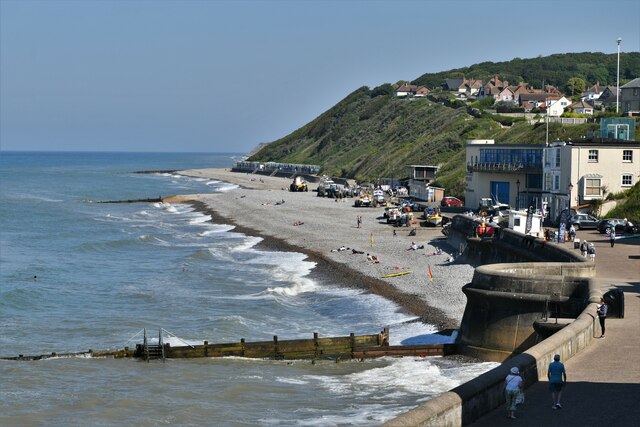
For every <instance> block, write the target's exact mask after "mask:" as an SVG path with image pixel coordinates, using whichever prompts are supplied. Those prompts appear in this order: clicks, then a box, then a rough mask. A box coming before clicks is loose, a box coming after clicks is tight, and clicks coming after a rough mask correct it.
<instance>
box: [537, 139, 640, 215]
mask: <svg viewBox="0 0 640 427" xmlns="http://www.w3.org/2000/svg"><path fill="white" fill-rule="evenodd" d="M543 174H544V184H543V187H544V188H543V194H542V198H543V201H544V202H546V203H547V206H548V208H547V209H548V211H549V217H550V219H551V220H555V219H556V218H557V217H558V215H559V214H560V212H561V211H562V210H563V209H566V208H577V207H578V206H581V205H585V204H588V203H589V202H590V201H592V200H595V199H604V198H605V196H606V194H605V189H606V192H607V193H618V192H620V191H622V190H626V189H628V188H631V187H632V186H633V185H634V184H635V183H636V182H638V180H639V179H640V143H638V142H636V141H624V140H617V141H615V142H600V141H597V140H596V141H592V140H583V141H578V142H570V143H565V142H562V141H558V142H554V143H552V144H551V146H550V147H548V148H545V149H544V168H543Z"/></svg>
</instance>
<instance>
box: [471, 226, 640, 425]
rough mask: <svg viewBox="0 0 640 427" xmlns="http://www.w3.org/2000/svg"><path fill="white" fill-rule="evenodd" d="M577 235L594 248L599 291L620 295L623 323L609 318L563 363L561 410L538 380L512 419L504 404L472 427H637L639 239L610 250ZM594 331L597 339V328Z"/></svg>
mask: <svg viewBox="0 0 640 427" xmlns="http://www.w3.org/2000/svg"><path fill="white" fill-rule="evenodd" d="M578 237H579V238H581V239H587V240H588V241H590V242H591V241H593V242H594V244H595V246H596V270H597V275H596V277H597V278H598V279H599V280H600V281H601V284H602V291H603V293H604V292H606V291H607V290H609V289H615V288H619V289H622V291H623V292H624V295H625V317H624V319H613V318H612V319H608V320H607V324H606V326H607V334H606V338H605V339H597V340H595V341H594V342H593V344H591V345H590V346H589V347H588V348H587V349H585V350H584V351H582V352H581V353H580V354H578V355H576V356H574V357H573V358H571V359H570V360H568V361H566V363H565V367H566V370H567V380H568V381H567V385H566V387H565V389H564V391H563V395H562V405H563V409H560V410H553V409H551V406H552V401H551V393H550V392H549V391H548V389H547V385H548V384H547V382H546V381H540V382H537V383H536V384H534V385H532V386H531V387H529V388H528V389H527V390H526V391H525V395H526V403H525V404H524V405H523V406H522V407H521V408H519V409H518V411H516V417H517V419H515V420H509V419H507V418H506V408H505V407H504V405H503V406H502V407H500V408H498V409H496V410H494V411H492V412H491V413H489V414H487V415H485V416H484V417H482V418H481V419H479V420H478V421H477V422H475V423H474V424H473V426H482V427H484V426H487V427H490V426H491V427H492V426H502V425H518V426H532V427H533V426H535V427H538V426H549V427H553V426H562V427H567V426H598V427H602V426H605V427H616V426H640V402H639V401H638V396H640V238H635V239H622V240H617V241H616V244H615V247H614V248H611V246H610V243H609V240H608V239H606V238H604V237H602V236H600V235H599V234H598V233H597V232H591V231H589V232H587V231H582V232H578ZM567 244H568V243H567ZM596 331H597V334H596V335H597V336H599V335H600V333H599V332H600V326H599V325H598V326H597V327H596Z"/></svg>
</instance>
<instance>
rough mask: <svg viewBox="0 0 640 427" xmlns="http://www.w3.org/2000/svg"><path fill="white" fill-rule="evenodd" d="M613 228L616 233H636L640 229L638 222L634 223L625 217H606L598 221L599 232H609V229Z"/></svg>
mask: <svg viewBox="0 0 640 427" xmlns="http://www.w3.org/2000/svg"><path fill="white" fill-rule="evenodd" d="M614 228H615V230H616V233H630V234H636V233H638V232H639V231H640V226H638V223H635V224H634V223H633V222H631V221H627V219H620V218H607V219H603V220H602V221H600V222H599V223H598V232H599V233H601V234H611V230H612V229H614Z"/></svg>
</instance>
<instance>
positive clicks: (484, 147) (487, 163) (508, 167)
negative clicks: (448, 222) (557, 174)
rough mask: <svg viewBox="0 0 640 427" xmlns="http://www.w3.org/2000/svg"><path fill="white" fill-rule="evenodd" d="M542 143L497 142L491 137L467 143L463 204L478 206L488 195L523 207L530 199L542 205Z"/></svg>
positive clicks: (528, 203) (472, 206)
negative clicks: (464, 198)
mask: <svg viewBox="0 0 640 427" xmlns="http://www.w3.org/2000/svg"><path fill="white" fill-rule="evenodd" d="M543 148H544V144H496V143H495V141H494V140H492V139H480V140H478V139H475V140H469V141H467V144H466V161H467V173H466V177H465V179H466V200H465V205H466V206H468V207H470V208H477V207H478V206H479V205H480V200H481V199H483V198H491V199H492V200H493V203H494V204H497V203H505V204H508V205H510V206H511V207H513V208H515V209H524V208H526V207H527V206H529V205H530V204H531V203H533V204H534V205H535V206H536V207H537V208H538V209H541V208H542V198H541V193H542V150H543Z"/></svg>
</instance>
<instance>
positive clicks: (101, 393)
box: [0, 152, 496, 426]
mask: <svg viewBox="0 0 640 427" xmlns="http://www.w3.org/2000/svg"><path fill="white" fill-rule="evenodd" d="M240 157H241V154H216V153H110V152H109V153H108V152H104V153H96V152H91V153H89V152H0V357H12V356H17V355H19V354H23V355H39V354H50V353H52V352H56V353H59V354H60V353H75V352H86V351H88V350H89V349H93V350H107V349H117V348H123V347H124V346H125V345H126V346H130V347H135V344H136V343H140V342H141V340H142V336H143V331H146V333H147V334H148V335H149V336H150V337H157V336H158V334H159V333H160V331H161V330H162V333H163V335H164V336H165V341H169V342H171V343H172V345H184V344H185V343H190V344H194V343H197V344H201V343H202V342H203V341H204V340H208V341H209V342H210V343H216V342H236V341H239V340H240V339H241V338H245V339H246V340H247V341H260V340H265V341H267V340H271V339H273V336H274V335H277V336H278V338H279V339H280V340H284V339H297V338H312V337H313V333H314V332H317V333H318V334H319V336H321V337H328V336H346V335H349V334H350V333H351V332H353V333H355V334H356V335H362V334H376V333H378V332H379V331H381V330H382V328H384V327H389V328H390V335H391V344H400V343H418V342H441V340H447V339H450V338H447V337H444V338H443V337H442V336H440V335H433V332H434V331H435V328H434V327H433V326H432V325H428V324H424V323H422V322H420V321H419V320H418V319H416V318H415V316H412V315H409V314H406V313H405V312H403V311H402V309H401V308H400V307H398V306H397V305H396V304H394V303H393V302H390V301H388V300H385V299H384V298H382V297H379V296H376V295H371V294H368V293H366V292H364V291H362V290H360V289H352V288H349V287H346V286H344V285H342V284H340V283H334V282H332V281H331V280H330V279H322V277H323V276H322V275H321V274H320V275H318V274H313V275H312V274H311V272H313V271H314V268H315V264H314V263H313V262H311V261H309V260H308V259H307V258H306V256H305V255H304V254H301V253H296V252H274V251H271V250H265V249H263V248H261V247H260V245H259V243H260V238H258V237H255V236H249V235H245V234H242V233H238V232H236V231H234V227H233V226H231V225H229V224H224V223H220V222H212V219H211V217H210V216H208V215H205V214H203V213H201V212H198V211H196V210H195V209H194V208H193V207H191V206H190V205H186V204H167V203H159V202H151V203H150V202H141V203H99V202H103V201H113V200H132V199H152V198H159V197H164V196H169V195H177V194H192V193H224V192H228V191H234V190H235V189H236V188H237V187H236V186H235V185H233V184H230V183H226V182H221V181H216V180H208V179H196V178H189V177H185V176H181V175H179V174H176V173H166V172H164V173H162V172H160V173H153V174H137V173H133V172H134V171H150V170H152V171H166V170H184V169H193V168H223V167H230V166H231V165H232V164H233V162H234V161H236V160H239V159H240ZM494 366H496V364H493V363H470V362H462V361H458V360H452V359H448V358H441V357H422V358H421V357H404V358H381V359H369V360H365V361H343V362H341V363H337V361H335V360H319V361H317V362H316V363H311V362H310V361H309V360H296V361H277V360H262V359H243V358H233V357H230V358H202V359H169V360H166V361H165V362H162V361H150V362H144V361H140V360H134V359H110V358H91V357H54V358H49V359H45V360H38V361H13V360H0V425H2V426H80V425H82V426H86V425H90V426H116V425H117V426H120V425H124V424H128V425H136V426H161V425H171V426H174V425H175V426H203V425H204V426H343V425H344V426H347V425H354V426H375V425H380V424H381V423H383V422H384V421H387V420H389V419H391V418H393V417H394V416H396V415H398V414H400V413H402V412H406V411H408V410H410V409H412V408H414V407H416V406H418V405H420V404H421V403H423V402H425V401H427V400H429V399H430V398H432V397H433V396H435V395H437V394H438V393H441V392H443V391H446V390H448V389H451V388H452V387H455V386H457V385H459V384H461V383H463V382H465V381H467V380H469V379H471V378H474V377H476V376H478V375H479V374H481V373H482V372H485V371H487V370H488V369H491V368H493V367H494Z"/></svg>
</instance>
